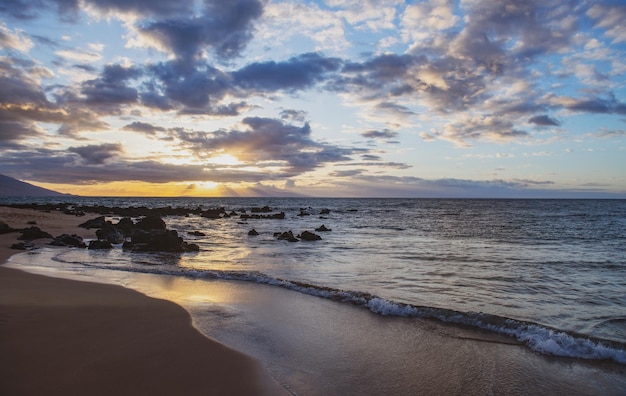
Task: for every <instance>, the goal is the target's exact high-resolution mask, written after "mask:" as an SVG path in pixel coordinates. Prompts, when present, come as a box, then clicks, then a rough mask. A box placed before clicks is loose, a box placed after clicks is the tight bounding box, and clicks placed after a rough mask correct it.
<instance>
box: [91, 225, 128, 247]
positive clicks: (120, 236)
mask: <svg viewBox="0 0 626 396" xmlns="http://www.w3.org/2000/svg"><path fill="white" fill-rule="evenodd" d="M129 231H130V230H129ZM131 232H132V231H130V232H129V234H130V233H131ZM96 237H98V239H104V240H107V241H109V242H111V243H122V242H124V241H125V240H126V235H125V233H124V231H122V230H121V229H120V228H117V227H116V226H114V225H113V224H111V223H110V222H106V223H104V226H102V228H100V229H99V230H97V231H96Z"/></svg>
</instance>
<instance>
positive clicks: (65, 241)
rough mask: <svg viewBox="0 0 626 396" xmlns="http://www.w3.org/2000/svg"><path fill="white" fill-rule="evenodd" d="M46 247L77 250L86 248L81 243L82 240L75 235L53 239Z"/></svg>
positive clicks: (65, 235) (83, 243) (64, 235)
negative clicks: (67, 247) (74, 248)
mask: <svg viewBox="0 0 626 396" xmlns="http://www.w3.org/2000/svg"><path fill="white" fill-rule="evenodd" d="M48 245H52V246H70V247H78V248H86V247H87V245H86V244H85V242H84V241H83V238H82V237H81V236H79V235H76V234H72V235H69V234H63V235H59V236H58V237H55V238H54V239H53V240H52V242H50V243H49V244H48Z"/></svg>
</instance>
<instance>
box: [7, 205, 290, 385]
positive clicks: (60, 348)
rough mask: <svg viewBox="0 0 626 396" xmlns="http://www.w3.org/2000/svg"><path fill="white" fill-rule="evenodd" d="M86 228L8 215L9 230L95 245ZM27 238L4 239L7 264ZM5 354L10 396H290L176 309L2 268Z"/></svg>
mask: <svg viewBox="0 0 626 396" xmlns="http://www.w3.org/2000/svg"><path fill="white" fill-rule="evenodd" d="M87 217H89V216H87ZM84 220H85V218H83V217H75V216H70V215H65V214H62V213H45V212H39V211H34V210H27V209H10V208H6V207H0V221H4V222H5V223H7V224H9V225H10V226H11V227H13V228H24V227H28V226H30V225H28V224H27V222H29V221H35V222H36V223H37V226H39V227H40V228H41V229H43V230H44V231H47V232H49V233H51V234H52V235H53V236H57V235H60V234H63V233H68V234H78V235H81V236H83V237H90V238H93V237H94V230H85V229H82V228H78V227H77V225H78V224H80V223H82V222H83V221H84ZM18 236H19V234H18V233H9V234H3V235H0V262H2V263H4V262H5V261H6V260H7V259H8V258H9V257H10V256H11V255H13V254H16V253H19V252H20V251H18V250H12V249H10V248H9V247H10V246H11V245H12V244H13V243H15V242H16V239H17V237H18ZM48 241H49V240H39V241H37V243H38V244H43V243H45V242H48ZM0 350H1V351H2V353H1V354H0V394H2V395H7V396H8V395H112V394H117V395H174V394H179V395H208V394H214V395H218V394H219V395H264V394H267V395H277V394H288V392H286V391H285V390H284V388H283V387H281V386H280V385H279V384H278V383H277V382H275V381H274V379H273V378H272V377H271V376H270V375H269V374H268V373H267V372H266V371H265V370H264V369H263V367H262V366H261V364H260V363H259V362H257V361H256V360H254V359H252V358H251V357H249V356H247V355H244V354H242V353H239V352H237V351H235V350H232V349H230V348H228V347H226V346H224V345H222V344H220V343H218V342H216V341H214V340H211V339H209V338H207V337H205V336H204V335H202V334H201V333H199V332H198V331H197V330H196V329H195V328H194V327H193V326H192V324H191V317H190V315H189V313H188V312H187V311H185V310H184V309H183V308H182V307H180V306H178V305H176V304H174V303H171V302H169V301H164V300H159V299H153V298H149V297H146V296H145V295H142V294H140V293H138V292H135V291H132V290H128V289H124V288H122V287H118V286H112V285H102V284H95V283H87V282H79V281H73V280H66V279H58V278H50V277H45V276H40V275H34V274H29V273H26V272H22V271H19V270H15V269H10V268H4V267H2V266H0Z"/></svg>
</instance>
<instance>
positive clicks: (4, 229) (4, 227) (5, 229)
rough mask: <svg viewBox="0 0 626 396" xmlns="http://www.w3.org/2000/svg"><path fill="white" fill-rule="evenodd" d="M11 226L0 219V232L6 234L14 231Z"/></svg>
mask: <svg viewBox="0 0 626 396" xmlns="http://www.w3.org/2000/svg"><path fill="white" fill-rule="evenodd" d="M14 231H16V230H14V229H13V228H11V227H9V225H8V224H7V223H5V222H4V221H0V234H8V233H9V232H14Z"/></svg>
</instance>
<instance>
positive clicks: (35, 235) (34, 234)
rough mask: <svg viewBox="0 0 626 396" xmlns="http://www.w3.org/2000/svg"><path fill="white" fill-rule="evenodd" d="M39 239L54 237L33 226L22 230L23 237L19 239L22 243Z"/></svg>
mask: <svg viewBox="0 0 626 396" xmlns="http://www.w3.org/2000/svg"><path fill="white" fill-rule="evenodd" d="M39 238H52V235H50V234H48V233H47V232H45V231H42V230H41V229H40V228H39V227H37V226H32V227H29V228H24V229H23V230H22V235H21V236H20V237H19V238H17V239H18V240H20V241H32V240H33V239H39Z"/></svg>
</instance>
